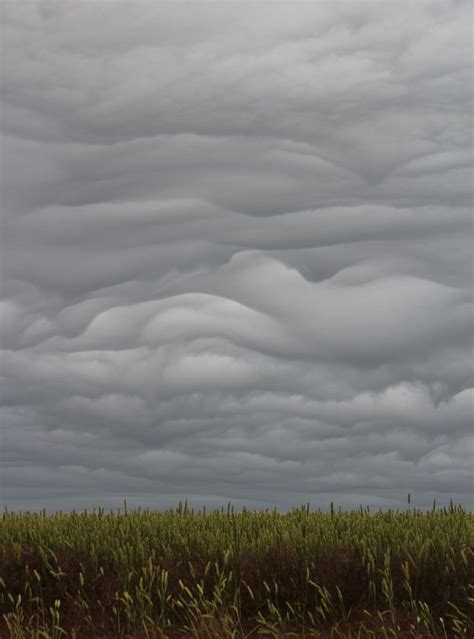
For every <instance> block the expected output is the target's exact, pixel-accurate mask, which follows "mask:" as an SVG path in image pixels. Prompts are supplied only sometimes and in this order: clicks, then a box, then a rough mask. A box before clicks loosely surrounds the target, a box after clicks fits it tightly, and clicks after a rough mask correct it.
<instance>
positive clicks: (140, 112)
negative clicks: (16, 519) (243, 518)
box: [0, 1, 473, 509]
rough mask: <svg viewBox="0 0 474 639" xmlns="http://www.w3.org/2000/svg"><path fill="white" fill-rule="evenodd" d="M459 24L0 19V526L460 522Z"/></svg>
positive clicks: (142, 17)
mask: <svg viewBox="0 0 474 639" xmlns="http://www.w3.org/2000/svg"><path fill="white" fill-rule="evenodd" d="M471 20H472V8H471V4H470V3H469V2H462V1H461V2H440V3H438V2H426V3H395V2H392V3H382V2H380V3H374V2H361V3H355V2H353V3H344V4H341V3H337V2H335V3H322V2H321V3H319V2H318V3H298V4H293V3H287V4H281V3H276V4H271V3H256V4H255V5H251V4H247V3H245V4H244V3H242V4H238V3H237V4H236V3H232V4H226V3H223V4H219V5H218V4H200V3H186V4H184V3H182V4H169V3H133V2H128V3H124V4H121V3H118V2H104V3H79V2H77V3H56V2H44V3H35V2H24V3H21V2H19V3H4V4H3V6H2V21H3V45H2V49H3V67H2V99H3V104H2V126H3V138H2V229H1V233H2V235H1V244H2V256H3V257H2V302H1V310H0V312H1V317H2V321H1V329H2V337H1V346H2V349H3V352H2V356H1V373H2V408H1V422H2V439H1V446H0V453H1V456H2V460H1V465H2V471H1V487H0V489H1V490H0V492H1V497H2V500H3V502H4V504H5V505H8V506H9V507H11V508H21V509H25V508H42V507H43V506H45V507H47V508H49V509H56V508H73V507H75V508H80V507H83V506H87V507H91V506H94V505H104V506H106V507H115V506H117V505H119V504H120V503H121V502H122V500H123V498H124V497H126V498H127V499H128V502H129V504H131V505H147V506H152V507H165V506H168V505H170V504H175V503H176V502H177V500H178V499H180V498H185V497H188V498H189V499H190V501H191V502H192V504H193V505H198V506H199V505H201V504H206V505H208V506H211V507H212V506H215V505H220V504H225V503H226V502H227V501H228V500H231V501H232V502H234V503H235V504H236V505H237V506H239V505H244V504H245V505H247V506H250V507H266V506H272V505H274V504H275V505H277V506H278V507H280V508H283V509H285V508H287V507H289V506H292V505H297V504H300V503H303V502H306V501H310V502H311V504H313V505H315V506H319V505H321V506H322V507H324V506H326V505H327V504H328V502H329V501H330V500H331V499H333V500H335V501H336V503H337V504H340V505H341V506H344V507H352V506H358V504H359V503H364V504H371V505H373V506H375V507H378V506H383V507H389V506H400V505H403V504H404V503H406V494H407V492H409V491H410V492H411V493H412V495H413V501H414V503H415V504H417V505H420V506H426V505H429V504H430V503H431V502H432V500H433V498H435V497H436V498H437V499H438V503H440V502H443V500H445V499H449V498H451V497H452V498H453V499H454V500H456V501H458V502H461V503H464V504H469V503H470V500H471V498H470V492H471V489H472V453H473V448H472V415H473V403H472V397H473V395H472V378H473V364H472V350H471V346H472V318H473V306H472V300H473V297H472V283H473V275H472V273H473V271H472V137H471V130H472V35H471V31H470V30H471Z"/></svg>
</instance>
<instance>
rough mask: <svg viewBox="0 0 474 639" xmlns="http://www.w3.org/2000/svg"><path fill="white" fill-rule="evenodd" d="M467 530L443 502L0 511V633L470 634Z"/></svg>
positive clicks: (206, 637) (472, 526) (467, 516)
mask: <svg viewBox="0 0 474 639" xmlns="http://www.w3.org/2000/svg"><path fill="white" fill-rule="evenodd" d="M473 541H474V516H473V514H472V513H470V512H468V511H466V510H465V509H463V508H462V507H460V506H454V505H451V506H450V507H449V508H445V509H435V508H434V507H433V509H432V510H430V511H419V510H415V509H407V510H405V511H384V512H382V511H381V512H376V513H371V512H369V510H368V509H364V508H362V507H361V508H360V509H359V510H355V511H351V512H344V511H341V510H336V509H335V508H333V506H332V505H331V510H330V512H321V511H311V510H310V508H309V506H303V507H301V508H299V509H293V510H292V511H291V512H289V513H286V514H281V513H279V512H277V511H276V510H273V511H264V512H256V511H248V510H247V511H246V510H244V511H240V512H234V510H233V508H232V507H231V506H229V508H228V509H227V510H225V509H224V510H218V511H212V512H206V511H205V510H201V511H199V512H197V511H193V510H190V509H189V508H188V507H187V505H183V504H180V505H179V507H178V508H177V509H175V510H168V511H164V512H156V511H148V510H141V511H140V510H134V511H129V512H127V510H126V509H124V510H122V512H120V511H118V512H105V511H103V510H96V511H93V512H83V513H77V512H72V513H68V514H63V513H57V514H54V515H47V514H46V513H8V512H5V513H4V514H3V517H2V519H1V522H0V576H1V579H0V607H1V614H0V618H2V622H1V624H0V636H1V637H2V639H3V638H7V637H11V638H13V639H20V638H22V637H25V638H26V637H28V638H33V637H34V638H37V639H47V638H51V639H59V638H60V637H70V638H74V637H75V638H77V639H79V638H84V639H85V638H87V639H95V638H97V639H98V638H99V637H100V638H106V637H107V638H111V639H112V638H121V637H122V638H125V637H133V638H136V639H138V638H140V639H141V638H143V639H145V638H147V639H151V638H157V639H158V638H165V637H169V638H170V639H174V638H177V637H195V638H197V637H200V638H203V639H226V638H229V639H230V638H233V639H237V638H244V637H248V638H250V637H262V636H263V637H282V638H283V637H308V638H309V637H313V638H317V637H320V638H321V639H323V638H329V637H332V638H342V637H351V638H354V639H355V638H356V637H357V638H360V639H362V638H364V637H373V638H378V637H384V638H387V637H406V638H413V639H414V638H420V639H421V638H429V637H444V638H446V637H469V638H470V639H471V638H472V637H473V636H474V624H473V622H472V621H471V619H472V604H473V603H474V587H473V586H472V585H470V582H472V581H473V579H472V577H473V574H474V550H473ZM470 607H471V610H470Z"/></svg>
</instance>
